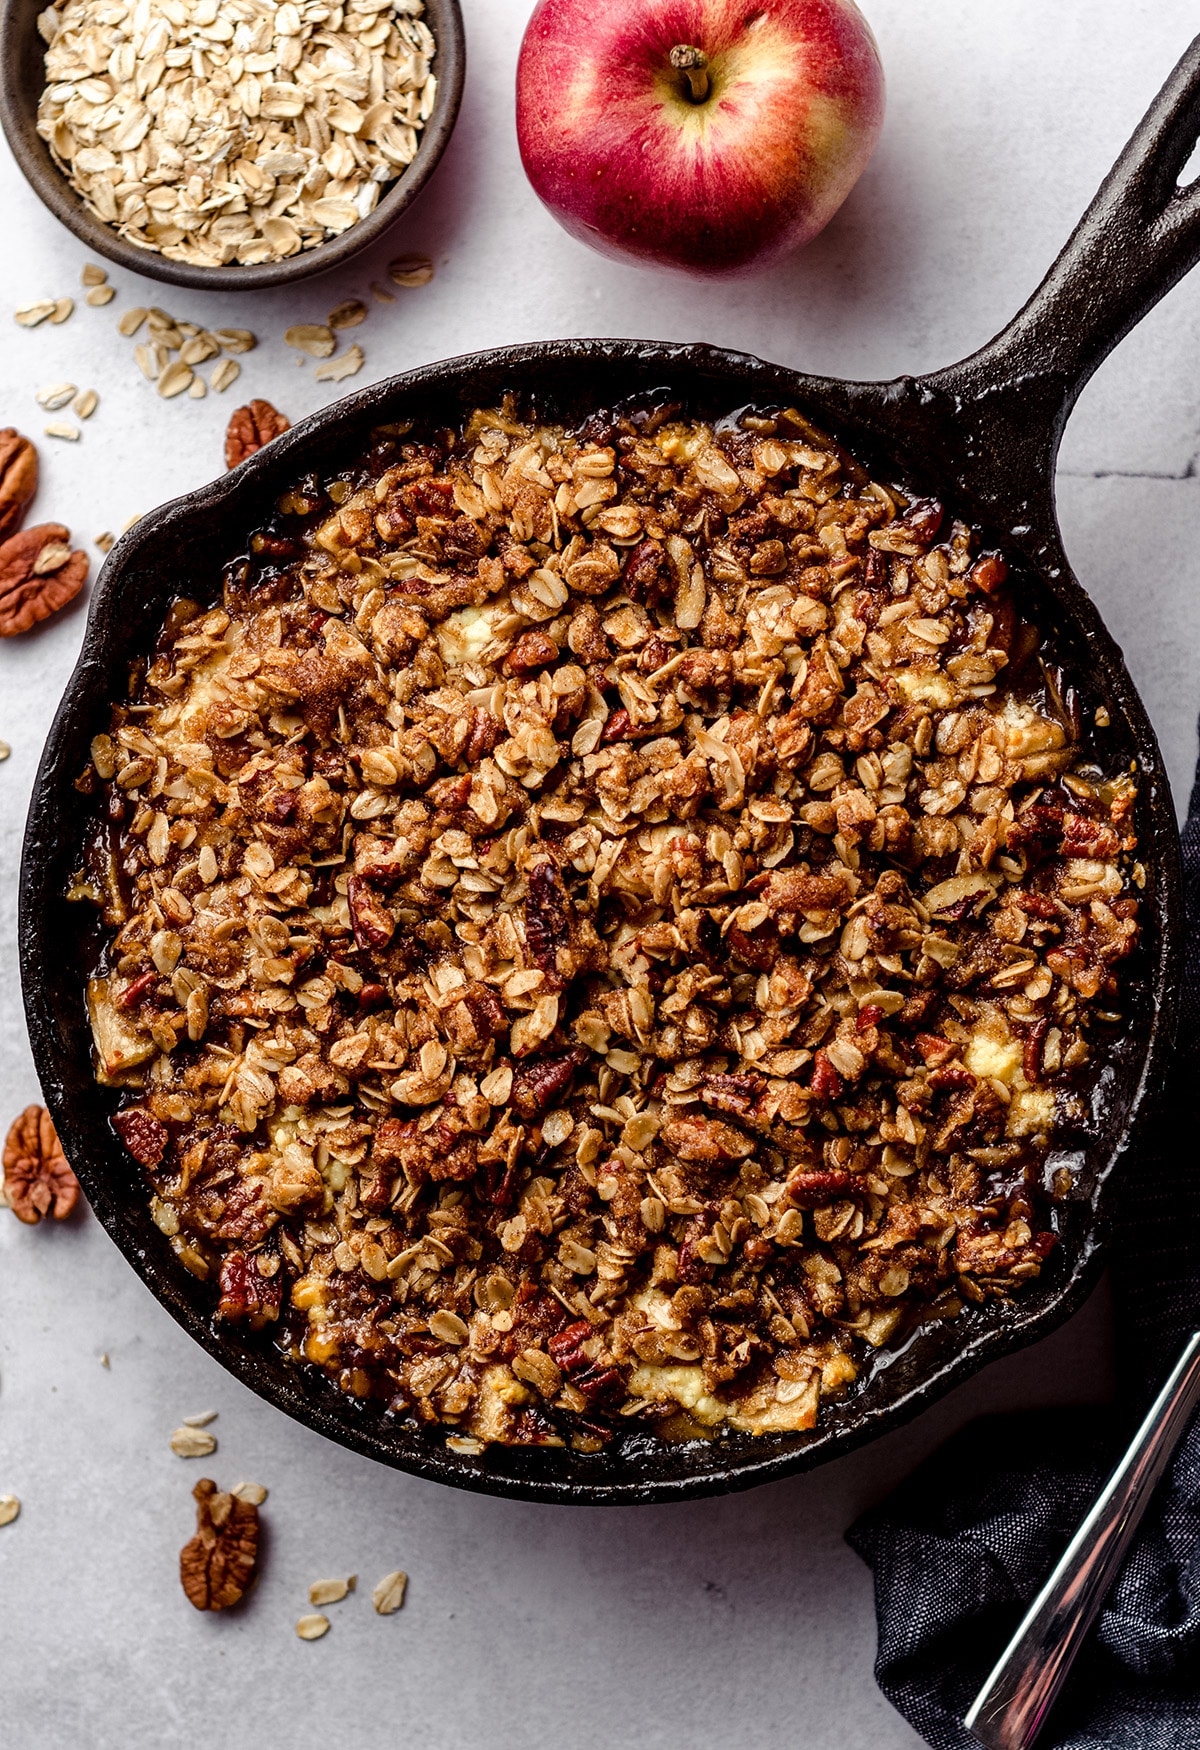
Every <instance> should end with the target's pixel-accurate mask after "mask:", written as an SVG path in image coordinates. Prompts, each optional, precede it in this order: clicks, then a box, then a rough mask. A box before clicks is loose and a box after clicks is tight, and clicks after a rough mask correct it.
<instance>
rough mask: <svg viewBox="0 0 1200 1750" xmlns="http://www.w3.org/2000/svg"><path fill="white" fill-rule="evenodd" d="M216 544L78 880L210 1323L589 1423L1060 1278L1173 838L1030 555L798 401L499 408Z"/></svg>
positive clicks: (775, 1419) (156, 1181) (371, 1376)
mask: <svg viewBox="0 0 1200 1750" xmlns="http://www.w3.org/2000/svg"><path fill="white" fill-rule="evenodd" d="M213 582H214V593H215V591H216V588H217V584H218V580H217V579H216V578H214V580H213ZM221 583H222V592H223V593H222V595H221V597H220V600H221V605H220V606H208V607H205V606H203V605H202V604H199V603H197V602H195V601H190V600H186V601H185V600H181V601H178V602H177V603H176V604H175V606H174V608H173V610H172V612H171V614H170V616H169V619H168V622H167V624H166V625H165V626H164V628H163V630H162V633H161V637H160V639H159V641H158V644H157V647H156V649H155V650H154V652H153V653H152V654H151V655H150V656H149V657H148V658H147V659H146V660H145V661H143V662H142V663H141V664H140V665H139V667H138V669H137V671H136V672H135V675H134V680H133V685H132V687H131V691H130V697H129V699H128V700H127V701H126V702H125V703H122V704H120V705H119V706H118V707H117V708H116V709H115V710H114V712H113V716H112V722H111V724H110V726H109V728H108V731H107V732H106V733H103V734H100V735H98V736H97V738H96V740H95V742H94V743H93V746H92V766H91V767H90V768H89V771H88V773H87V774H85V779H84V781H83V785H84V788H85V789H86V788H88V787H90V788H91V790H92V791H93V793H94V794H95V796H96V798H97V802H98V804H100V808H99V810H98V813H99V815H102V817H103V818H102V820H98V825H97V828H96V831H95V834H94V837H93V839H92V841H91V848H90V850H89V854H88V859H87V862H86V864H85V866H84V867H83V868H82V869H81V870H80V871H79V874H78V877H77V879H76V883H75V887H74V890H73V897H80V898H84V897H86V898H90V899H92V900H93V901H94V902H95V903H96V904H97V905H98V906H99V907H100V911H101V918H102V926H101V929H100V932H99V949H98V957H97V962H96V966H95V969H94V976H92V978H91V980H90V982H89V987H88V1002H89V1008H90V1012H91V1017H92V1025H93V1030H94V1035H95V1049H96V1064H97V1075H98V1077H99V1079H100V1081H101V1082H102V1083H103V1084H105V1085H106V1086H109V1087H111V1088H113V1089H114V1090H117V1093H118V1099H119V1110H117V1111H116V1113H115V1116H114V1119H113V1122H114V1125H115V1127H116V1130H117V1132H118V1133H119V1135H120V1137H121V1138H122V1140H123V1142H124V1145H125V1147H126V1148H127V1149H128V1150H129V1152H130V1154H131V1155H132V1156H133V1157H134V1160H135V1161H136V1162H138V1163H139V1164H140V1167H141V1169H142V1170H143V1171H144V1175H145V1179H146V1182H147V1195H148V1196H150V1197H151V1198H152V1208H153V1214H154V1219H155V1221H156V1222H157V1224H158V1227H159V1228H160V1229H161V1230H162V1233H163V1234H164V1236H166V1241H169V1243H170V1245H171V1246H172V1247H173V1248H174V1250H175V1252H176V1253H177V1255H178V1257H179V1258H180V1259H181V1260H182V1262H183V1263H184V1264H185V1265H186V1266H187V1268H188V1269H189V1270H190V1271H192V1272H193V1273H194V1274H195V1275H196V1276H197V1277H198V1278H200V1280H201V1281H202V1282H203V1283H205V1284H206V1285H207V1286H208V1289H209V1292H210V1293H211V1295H212V1304H213V1307H214V1309H215V1316H216V1318H217V1319H218V1320H221V1321H225V1322H226V1323H228V1324H241V1325H242V1326H244V1327H250V1328H253V1329H255V1330H257V1331H259V1332H260V1333H261V1335H260V1337H258V1338H256V1339H255V1340H256V1341H274V1342H277V1343H278V1344H279V1345H280V1346H281V1348H282V1350H283V1351H284V1353H285V1354H287V1355H289V1356H290V1357H292V1358H293V1359H294V1360H295V1361H296V1362H297V1363H298V1364H304V1363H307V1364H308V1365H310V1366H313V1367H317V1368H321V1369H323V1370H324V1371H325V1372H326V1373H327V1374H328V1375H330V1376H331V1378H332V1379H333V1380H334V1381H336V1383H337V1384H338V1385H339V1386H340V1387H341V1388H342V1389H343V1390H344V1391H346V1392H348V1393H351V1394H353V1395H355V1396H357V1397H362V1398H373V1399H376V1400H378V1401H379V1402H380V1405H381V1409H382V1410H383V1411H384V1413H390V1414H392V1415H394V1416H396V1417H397V1418H400V1419H405V1420H414V1419H415V1420H416V1421H419V1422H421V1423H428V1424H434V1423H441V1424H445V1425H448V1426H450V1427H451V1428H452V1429H453V1430H454V1432H455V1436H456V1438H458V1439H459V1440H460V1441H461V1440H462V1439H463V1438H467V1439H473V1440H475V1441H483V1442H489V1441H502V1442H518V1443H529V1444H562V1443H564V1442H568V1443H570V1444H572V1445H574V1446H575V1447H577V1448H581V1449H583V1450H595V1449H598V1448H599V1447H600V1446H602V1445H603V1444H604V1443H605V1442H606V1441H608V1440H609V1439H611V1438H612V1436H613V1433H614V1431H617V1430H620V1429H621V1428H622V1427H628V1426H630V1425H631V1424H632V1423H636V1422H638V1421H641V1422H643V1423H645V1424H647V1425H649V1427H651V1428H653V1429H657V1430H658V1431H660V1432H662V1433H665V1434H667V1435H670V1436H679V1435H691V1434H697V1433H701V1432H708V1433H719V1432H722V1431H724V1430H727V1429H736V1430H742V1431H747V1432H750V1433H753V1434H762V1435H769V1434H772V1433H781V1432H790V1431H795V1430H803V1429H807V1428H811V1427H812V1426H813V1425H814V1424H815V1422H816V1420H817V1417H818V1413H819V1406H820V1401H821V1398H822V1396H823V1395H826V1394H833V1393H838V1392H844V1391H846V1390H847V1389H849V1388H850V1387H851V1385H852V1382H853V1381H854V1379H855V1377H856V1374H857V1373H858V1372H859V1370H860V1369H861V1368H862V1367H863V1365H864V1361H865V1360H866V1358H867V1357H869V1355H870V1353H871V1351H873V1350H877V1349H879V1348H880V1347H881V1346H883V1345H887V1344H889V1343H890V1344H894V1343H896V1342H898V1341H900V1340H902V1339H903V1338H904V1337H906V1336H907V1335H908V1334H910V1333H911V1332H912V1330H913V1329H914V1328H915V1327H917V1326H918V1325H919V1324H921V1323H922V1322H923V1321H927V1320H930V1319H934V1318H946V1317H951V1316H954V1315H955V1314H956V1313H958V1312H959V1311H960V1310H961V1309H962V1308H963V1307H964V1305H965V1304H966V1303H969V1302H982V1301H985V1300H987V1299H993V1298H1003V1297H1007V1296H1011V1295H1014V1294H1018V1293H1019V1292H1020V1289H1021V1285H1022V1284H1023V1283H1024V1282H1026V1281H1027V1280H1028V1279H1029V1278H1031V1277H1034V1276H1037V1274H1038V1273H1039V1271H1040V1270H1041V1269H1042V1268H1043V1266H1044V1265H1046V1263H1047V1260H1048V1259H1050V1258H1051V1254H1052V1251H1053V1248H1054V1245H1055V1223H1056V1205H1057V1203H1058V1201H1059V1200H1060V1199H1061V1198H1063V1197H1064V1196H1066V1195H1067V1194H1068V1193H1069V1191H1070V1187H1071V1169H1070V1165H1069V1162H1070V1160H1071V1159H1072V1155H1071V1151H1070V1148H1069V1147H1067V1146H1066V1144H1067V1143H1069V1142H1071V1141H1072V1140H1073V1139H1074V1140H1077V1139H1078V1133H1079V1130H1080V1127H1081V1126H1082V1124H1083V1123H1084V1122H1085V1121H1086V1116H1087V1111H1088V1106H1087V1099H1088V1094H1089V1092H1090V1089H1091V1086H1092V1083H1093V1081H1094V1079H1095V1075H1096V1073H1097V1071H1096V1069H1095V1068H1094V1067H1093V1064H1094V1062H1095V1061H1098V1060H1099V1059H1100V1058H1101V1056H1102V1054H1103V1048H1104V1041H1105V1039H1106V1038H1107V1037H1110V1036H1111V1033H1112V1029H1113V1028H1114V1026H1115V1025H1116V1023H1117V1022H1118V1020H1119V1016H1118V1015H1117V1014H1115V1013H1114V1009H1113V1005H1114V1002H1115V1001H1116V1000H1117V996H1116V993H1117V981H1116V971H1115V969H1116V965H1117V962H1119V961H1120V960H1121V959H1122V958H1123V957H1124V956H1125V955H1126V954H1127V953H1128V952H1129V951H1130V949H1131V947H1132V946H1133V944H1134V942H1135V939H1136V935H1137V894H1136V889H1137V888H1138V886H1139V885H1140V884H1141V882H1142V880H1143V879H1144V875H1143V871H1142V870H1141V868H1140V866H1139V865H1137V864H1136V863H1135V862H1134V861H1133V857H1134V854H1135V850H1136V846H1135V841H1134V838H1133V835H1132V826H1131V823H1132V809H1133V805H1134V800H1135V787H1134V782H1133V779H1132V777H1131V776H1130V774H1129V773H1128V772H1127V771H1114V770H1112V769H1111V762H1108V763H1106V761H1105V757H1104V755H1103V752H1102V748H1103V740H1104V726H1105V725H1106V724H1107V721H1108V720H1107V716H1106V714H1105V713H1104V711H1103V709H1102V708H1101V709H1099V710H1095V711H1092V710H1090V709H1089V710H1087V711H1085V708H1084V706H1083V704H1082V702H1081V700H1080V698H1079V696H1078V695H1077V693H1076V692H1075V690H1074V689H1073V687H1072V686H1071V685H1070V684H1069V680H1068V678H1067V677H1066V676H1065V675H1064V673H1063V671H1062V669H1061V668H1060V667H1059V666H1057V664H1056V661H1055V657H1054V653H1053V648H1052V646H1051V645H1049V644H1048V643H1047V642H1046V641H1045V640H1044V639H1043V638H1042V636H1041V634H1040V632H1039V630H1038V628H1037V627H1036V626H1035V625H1033V624H1031V623H1030V621H1029V619H1028V618H1027V617H1026V615H1027V612H1028V608H1027V606H1026V604H1024V603H1023V601H1022V589H1021V586H1020V583H1019V580H1016V579H1010V578H1009V576H1008V568H1007V565H1006V562H1005V560H1004V558H1003V557H1001V556H1000V554H998V553H996V552H993V551H988V550H984V549H982V548H981V546H980V543H979V541H978V539H977V537H976V536H975V535H974V534H973V532H972V531H971V530H970V529H969V528H967V527H966V526H964V525H963V524H962V523H961V522H958V521H956V520H954V519H953V518H952V517H951V516H950V515H948V514H947V513H945V512H944V510H943V508H942V506H940V505H939V504H937V503H934V502H933V501H931V500H928V499H919V498H911V497H905V496H903V495H901V494H899V493H898V492H897V491H896V490H895V489H893V488H890V487H886V486H883V485H880V484H877V483H876V482H874V481H872V480H871V479H870V478H869V477H868V476H867V475H866V474H865V473H864V472H863V471H862V469H861V468H860V467H859V466H858V465H857V464H856V463H855V462H854V461H853V460H852V458H851V457H849V456H848V455H847V454H846V453H845V452H844V451H842V450H841V449H839V448H838V447H837V446H835V445H833V444H831V443H830V441H829V440H827V439H826V438H824V437H822V435H821V434H820V433H818V432H816V431H815V430H814V429H813V428H812V427H811V426H810V425H809V424H808V423H807V422H806V420H805V419H804V418H803V417H802V416H801V415H800V414H799V413H797V412H795V411H793V410H785V411H782V412H763V413H761V414H754V415H749V414H742V415H739V416H737V417H736V418H730V419H728V420H725V421H721V422H718V423H717V424H715V425H713V424H707V423H704V422H702V421H700V420H699V419H696V418H691V417H686V416H685V415H684V413H683V412H682V411H681V410H680V409H679V408H678V407H676V408H673V409H672V408H664V407H659V408H657V409H656V408H653V407H651V408H641V409H636V410H625V411H620V412H617V413H613V414H611V415H609V414H605V415H598V416H596V417H594V418H593V419H591V420H589V421H588V422H586V423H585V424H583V425H582V426H579V427H576V428H574V429H564V428H562V427H560V426H555V425H550V424H539V423H527V422H525V421H523V420H522V419H521V418H519V417H518V416H517V412H516V410H515V405H514V404H510V403H506V404H505V406H504V407H503V408H502V409H500V410H493V411H486V412H476V413H475V414H474V415H473V416H472V417H471V418H470V419H469V420H468V421H467V422H466V424H465V426H464V427H462V428H460V429H458V430H438V431H433V430H430V431H421V430H419V429H414V428H411V427H392V428H385V429H383V430H381V431H379V432H377V433H376V434H375V435H374V438H373V442H372V446H371V448H370V449H369V450H368V451H367V452H366V453H365V454H364V455H362V456H360V457H359V458H357V459H356V460H355V461H354V462H353V463H352V465H350V466H347V467H345V468H343V469H342V470H341V471H339V472H330V473H328V474H311V475H309V476H307V477H305V478H303V479H300V480H298V481H296V482H295V484H294V485H293V486H292V487H291V488H290V489H289V490H288V491H287V492H285V493H284V495H283V497H282V498H281V499H280V500H279V501H278V504H277V506H276V508H275V510H274V512H273V513H272V514H271V516H270V517H269V518H268V519H267V521H266V522H265V523H264V525H263V526H262V527H261V528H259V529H258V531H257V532H256V533H255V534H254V535H253V537H252V538H250V540H249V543H248V548H247V551H246V553H245V554H244V555H243V556H241V557H240V558H238V559H236V560H234V561H232V562H231V563H230V564H229V566H228V567H227V569H226V571H225V574H224V578H223V580H221ZM1097 749H1100V750H1101V751H1099V752H1097V751H1096V750H1097ZM1064 1163H1066V1164H1064ZM166 1241H164V1243H166Z"/></svg>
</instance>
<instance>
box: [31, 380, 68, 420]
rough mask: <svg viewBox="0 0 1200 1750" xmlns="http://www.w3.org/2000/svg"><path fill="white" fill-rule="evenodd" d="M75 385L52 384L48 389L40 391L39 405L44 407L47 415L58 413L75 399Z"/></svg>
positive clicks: (38, 393) (38, 396)
mask: <svg viewBox="0 0 1200 1750" xmlns="http://www.w3.org/2000/svg"><path fill="white" fill-rule="evenodd" d="M74 396H75V385H74V383H51V385H50V387H49V388H48V389H39V390H38V392H37V404H38V406H39V407H44V408H45V409H46V412H47V413H57V412H58V410H59V408H60V407H65V406H66V405H67V402H68V401H71V400H73V399H74Z"/></svg>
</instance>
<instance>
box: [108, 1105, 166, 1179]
mask: <svg viewBox="0 0 1200 1750" xmlns="http://www.w3.org/2000/svg"><path fill="white" fill-rule="evenodd" d="M113 1129H114V1130H115V1131H116V1132H117V1134H118V1136H119V1137H120V1138H121V1141H122V1142H123V1143H124V1144H125V1147H126V1148H127V1149H128V1150H129V1152H130V1154H131V1155H132V1156H133V1158H134V1160H135V1161H137V1162H138V1163H139V1165H141V1166H143V1167H156V1166H157V1165H158V1163H159V1162H160V1161H161V1160H162V1158H163V1155H164V1154H165V1153H166V1147H167V1128H166V1125H165V1124H160V1123H159V1121H158V1119H157V1118H155V1117H154V1116H153V1115H152V1114H151V1113H149V1112H147V1110H146V1108H145V1107H144V1106H127V1107H126V1108H125V1110H124V1111H123V1112H118V1113H117V1115H116V1117H115V1118H114V1119H113Z"/></svg>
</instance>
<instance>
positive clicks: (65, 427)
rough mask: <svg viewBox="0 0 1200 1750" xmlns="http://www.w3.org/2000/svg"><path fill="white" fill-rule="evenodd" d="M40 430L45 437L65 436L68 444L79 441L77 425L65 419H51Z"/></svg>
mask: <svg viewBox="0 0 1200 1750" xmlns="http://www.w3.org/2000/svg"><path fill="white" fill-rule="evenodd" d="M42 430H43V431H44V432H45V434H46V436H47V437H56V438H65V439H66V441H67V443H69V444H77V443H78V442H79V427H78V426H77V425H71V424H69V423H68V421H67V420H65V419H52V420H51V421H50V423H49V424H48V425H44V426H43V427H42Z"/></svg>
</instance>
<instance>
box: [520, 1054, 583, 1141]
mask: <svg viewBox="0 0 1200 1750" xmlns="http://www.w3.org/2000/svg"><path fill="white" fill-rule="evenodd" d="M589 1055H590V1054H589V1053H588V1052H587V1051H585V1050H584V1049H583V1047H582V1046H576V1047H575V1048H574V1049H573V1050H571V1051H564V1052H561V1053H560V1054H559V1055H557V1056H555V1057H530V1058H526V1060H525V1061H524V1062H523V1063H522V1064H521V1065H520V1067H519V1068H518V1069H517V1071H516V1073H515V1075H514V1076H513V1084H512V1093H511V1095H510V1096H509V1098H510V1099H511V1101H512V1104H513V1106H514V1107H515V1108H516V1110H517V1111H518V1112H519V1113H520V1115H521V1117H522V1118H524V1119H525V1121H526V1123H532V1122H533V1121H534V1119H536V1118H540V1117H541V1115H542V1113H543V1112H545V1111H546V1110H547V1108H548V1107H549V1105H550V1103H551V1101H552V1100H557V1099H558V1098H559V1097H560V1096H561V1095H562V1094H564V1093H565V1092H566V1090H567V1089H568V1088H569V1087H570V1085H571V1078H572V1077H573V1076H574V1074H575V1071H576V1070H577V1069H579V1068H580V1067H581V1066H582V1065H583V1064H585V1063H586V1062H587V1060H588V1057H589Z"/></svg>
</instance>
